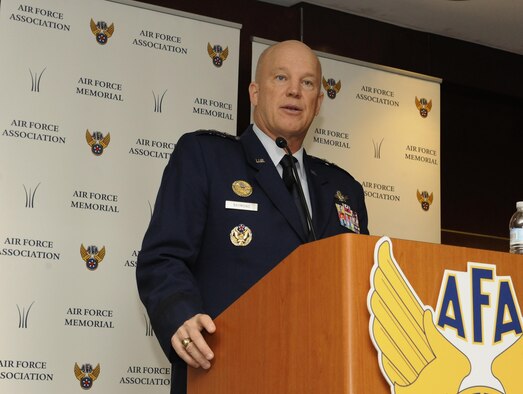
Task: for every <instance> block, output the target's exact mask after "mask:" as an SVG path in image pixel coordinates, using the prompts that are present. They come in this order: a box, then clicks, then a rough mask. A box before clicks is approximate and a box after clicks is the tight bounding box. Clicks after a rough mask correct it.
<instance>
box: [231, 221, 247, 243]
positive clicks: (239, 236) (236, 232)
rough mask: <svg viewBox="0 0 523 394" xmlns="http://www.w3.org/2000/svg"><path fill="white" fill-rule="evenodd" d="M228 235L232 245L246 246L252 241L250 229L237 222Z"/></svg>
mask: <svg viewBox="0 0 523 394" xmlns="http://www.w3.org/2000/svg"><path fill="white" fill-rule="evenodd" d="M230 236H231V242H232V244H233V245H234V246H247V245H249V244H250V243H251V241H252V231H251V229H250V228H249V227H247V226H246V225H245V224H239V225H237V226H236V227H234V228H233V229H232V230H231V234H230Z"/></svg>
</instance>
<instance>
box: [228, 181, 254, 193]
mask: <svg viewBox="0 0 523 394" xmlns="http://www.w3.org/2000/svg"><path fill="white" fill-rule="evenodd" d="M232 191H233V192H234V193H235V194H236V195H238V196H240V197H249V196H250V195H251V194H252V186H251V185H249V183H248V182H245V181H242V180H241V179H239V180H237V181H234V182H233V183H232Z"/></svg>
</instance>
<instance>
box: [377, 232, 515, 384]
mask: <svg viewBox="0 0 523 394" xmlns="http://www.w3.org/2000/svg"><path fill="white" fill-rule="evenodd" d="M367 301H368V308H369V312H370V315H371V318H370V324H369V329H370V335H371V339H372V341H373V343H374V346H375V347H376V350H377V351H378V358H379V364H380V368H381V371H382V373H383V375H384V377H385V378H386V380H387V381H388V383H389V385H390V388H391V393H393V394H394V393H396V394H411V393H412V394H414V393H416V394H418V393H424V394H430V393H434V394H443V393H445V394H458V393H459V394H477V393H481V394H500V393H503V394H519V393H523V381H522V380H521V378H520V365H521V361H522V360H523V339H521V338H522V324H521V310H520V308H519V304H518V300H517V297H516V293H515V291H514V288H513V285H512V279H511V278H510V277H509V276H498V275H497V273H496V266H494V265H490V264H483V263H470V262H469V263H468V266H467V271H466V272H461V271H451V270H446V271H445V273H444V277H443V281H442V284H441V289H440V293H439V299H438V303H437V308H436V311H435V312H433V310H432V308H431V307H430V306H427V305H424V304H423V303H422V302H421V300H420V299H419V297H418V295H417V294H416V292H415V291H414V289H413V288H412V286H411V285H410V283H409V281H408V280H407V278H406V277H405V275H404V274H403V272H402V270H401V268H400V267H399V266H398V264H397V262H396V260H395V258H394V255H393V253H392V242H391V240H390V239H389V238H387V237H383V238H382V239H380V240H379V241H378V243H377V244H376V247H375V249H374V267H373V269H372V273H371V290H370V292H369V296H368V299H367Z"/></svg>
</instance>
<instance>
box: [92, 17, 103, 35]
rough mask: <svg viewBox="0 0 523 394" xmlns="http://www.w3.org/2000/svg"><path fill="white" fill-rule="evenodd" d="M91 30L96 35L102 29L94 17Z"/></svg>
mask: <svg viewBox="0 0 523 394" xmlns="http://www.w3.org/2000/svg"><path fill="white" fill-rule="evenodd" d="M90 25H91V31H92V32H93V34H94V35H95V36H96V35H98V34H99V33H100V32H101V30H100V29H99V28H98V27H97V26H96V22H95V21H94V20H93V18H91V24H90Z"/></svg>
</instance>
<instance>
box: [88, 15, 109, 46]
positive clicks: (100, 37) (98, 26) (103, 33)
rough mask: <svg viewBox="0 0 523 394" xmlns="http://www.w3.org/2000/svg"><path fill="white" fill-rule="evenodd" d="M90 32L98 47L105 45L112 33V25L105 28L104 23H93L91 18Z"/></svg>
mask: <svg viewBox="0 0 523 394" xmlns="http://www.w3.org/2000/svg"><path fill="white" fill-rule="evenodd" d="M91 31H92V32H93V34H94V36H95V37H96V42H97V43H98V44H100V45H105V44H107V41H109V38H111V36H112V35H113V33H114V23H111V26H107V23H105V22H104V21H100V22H96V23H95V21H94V20H93V18H91Z"/></svg>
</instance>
